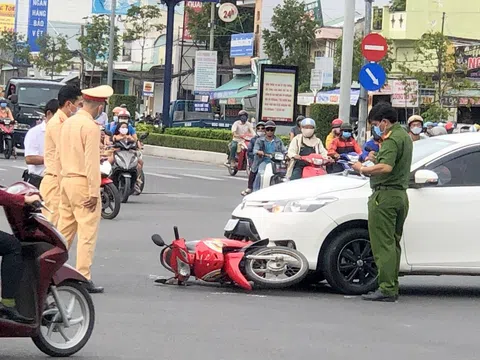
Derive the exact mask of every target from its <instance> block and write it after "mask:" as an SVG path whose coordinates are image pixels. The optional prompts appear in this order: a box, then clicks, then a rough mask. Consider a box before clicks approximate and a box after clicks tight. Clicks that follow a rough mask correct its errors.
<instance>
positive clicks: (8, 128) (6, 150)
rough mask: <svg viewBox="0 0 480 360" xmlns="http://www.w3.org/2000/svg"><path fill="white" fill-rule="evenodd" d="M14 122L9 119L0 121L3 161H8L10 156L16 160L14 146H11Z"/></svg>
mask: <svg viewBox="0 0 480 360" xmlns="http://www.w3.org/2000/svg"><path fill="white" fill-rule="evenodd" d="M14 124H15V121H14V120H11V119H0V134H1V135H2V137H3V155H4V156H5V159H10V156H12V155H13V157H14V158H15V159H16V158H17V153H16V151H15V146H14V144H13V133H14V131H15V130H14Z"/></svg>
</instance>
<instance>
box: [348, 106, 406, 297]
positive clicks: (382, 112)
mask: <svg viewBox="0 0 480 360" xmlns="http://www.w3.org/2000/svg"><path fill="white" fill-rule="evenodd" d="M370 118H371V119H372V120H378V121H380V125H379V127H380V131H381V132H382V133H383V134H384V135H383V142H382V147H381V148H380V151H379V152H378V154H377V156H376V159H375V163H376V164H375V165H373V166H370V167H366V166H362V164H361V163H356V164H354V165H353V168H354V169H355V170H356V171H358V172H360V174H364V175H369V176H371V179H370V186H371V188H372V190H373V194H372V195H371V196H370V198H369V200H368V231H369V234H370V243H371V247H372V251H373V255H374V258H375V263H376V265H377V269H378V289H377V290H376V291H375V292H371V293H369V294H366V295H363V296H362V298H363V299H364V300H369V301H387V302H394V301H396V300H397V298H398V273H399V268H400V257H401V253H402V251H401V247H400V240H401V238H402V234H403V225H404V223H405V219H406V218H407V214H408V206H409V203H408V196H407V188H408V184H409V179H410V166H411V164H412V150H413V143H412V140H411V138H410V136H409V135H408V134H407V132H406V131H405V130H403V129H402V127H401V126H400V124H398V123H397V114H396V112H395V110H394V109H393V108H392V107H391V105H390V104H388V103H379V104H377V105H375V106H374V107H373V109H372V110H371V112H370Z"/></svg>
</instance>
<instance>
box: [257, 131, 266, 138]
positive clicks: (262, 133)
mask: <svg viewBox="0 0 480 360" xmlns="http://www.w3.org/2000/svg"><path fill="white" fill-rule="evenodd" d="M257 135H258V136H260V137H262V136H265V131H257Z"/></svg>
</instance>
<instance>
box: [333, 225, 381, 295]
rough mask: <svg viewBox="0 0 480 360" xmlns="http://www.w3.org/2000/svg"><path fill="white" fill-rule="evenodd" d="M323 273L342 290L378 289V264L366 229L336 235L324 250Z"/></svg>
mask: <svg viewBox="0 0 480 360" xmlns="http://www.w3.org/2000/svg"><path fill="white" fill-rule="evenodd" d="M323 273H324V274H325V278H326V279H327V281H328V283H329V284H330V286H331V287H332V288H333V289H334V290H335V291H338V292H340V293H343V294H348V295H360V294H366V293H368V292H369V291H372V290H375V288H376V286H377V275H378V271H377V267H376V265H375V261H374V259H373V253H372V249H371V247H370V238H369V235H368V230H367V229H349V230H346V231H344V232H342V233H340V234H339V235H337V236H336V237H335V238H334V239H333V240H332V241H331V242H330V243H329V244H328V247H327V248H326V250H325V252H324V254H323Z"/></svg>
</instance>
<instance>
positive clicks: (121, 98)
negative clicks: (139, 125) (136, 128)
mask: <svg viewBox="0 0 480 360" xmlns="http://www.w3.org/2000/svg"><path fill="white" fill-rule="evenodd" d="M122 104H125V105H127V110H128V112H129V113H130V115H131V116H132V119H134V118H135V111H136V110H137V97H136V96H134V95H118V94H114V95H112V96H111V97H110V99H109V100H108V117H109V118H110V119H111V118H112V116H113V115H112V110H113V109H114V108H116V107H117V106H120V105H122Z"/></svg>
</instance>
